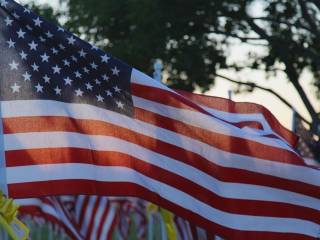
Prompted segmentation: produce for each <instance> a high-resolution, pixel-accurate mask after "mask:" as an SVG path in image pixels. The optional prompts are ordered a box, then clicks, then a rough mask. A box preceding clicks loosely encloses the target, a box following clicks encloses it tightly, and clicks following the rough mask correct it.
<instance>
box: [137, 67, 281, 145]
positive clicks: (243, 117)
mask: <svg viewBox="0 0 320 240" xmlns="http://www.w3.org/2000/svg"><path fill="white" fill-rule="evenodd" d="M131 82H133V83H136V84H140V85H144V86H148V87H154V88H159V89H161V90H165V91H168V92H172V93H175V94H177V95H180V96H181V97H183V98H186V97H184V96H183V95H181V94H179V93H177V92H175V91H173V90H172V89H170V88H168V87H167V86H166V85H164V84H163V83H161V82H159V81H155V80H154V79H152V78H151V77H149V76H148V75H146V74H144V73H142V72H140V71H139V70H136V69H133V71H132V74H131ZM186 99H188V98H186ZM188 100H189V101H192V102H195V103H196V104H197V105H198V106H200V107H201V108H203V109H204V110H206V111H208V112H210V113H211V114H212V115H214V116H216V117H218V118H220V119H224V120H226V121H229V122H233V123H238V122H242V121H258V122H260V123H261V125H262V126H263V134H272V133H273V134H275V132H273V130H272V129H271V127H270V124H269V122H268V121H267V120H266V118H265V116H264V115H263V114H262V113H247V114H246V113H230V112H224V111H220V110H217V109H214V108H210V107H207V106H203V105H201V104H199V103H197V101H193V100H190V99H188ZM261 134H262V133H261ZM284 141H285V140H284Z"/></svg>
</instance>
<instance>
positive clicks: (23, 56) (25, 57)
mask: <svg viewBox="0 0 320 240" xmlns="http://www.w3.org/2000/svg"><path fill="white" fill-rule="evenodd" d="M19 55H20V57H21V59H22V60H27V56H28V54H26V53H25V52H24V51H21V52H20V53H19Z"/></svg>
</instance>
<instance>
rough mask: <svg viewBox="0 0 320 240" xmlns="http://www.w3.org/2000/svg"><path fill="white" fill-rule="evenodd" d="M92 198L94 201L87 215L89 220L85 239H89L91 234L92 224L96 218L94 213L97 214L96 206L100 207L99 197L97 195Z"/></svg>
mask: <svg viewBox="0 0 320 240" xmlns="http://www.w3.org/2000/svg"><path fill="white" fill-rule="evenodd" d="M88 198H90V197H88ZM94 198H95V203H94V206H93V211H92V213H90V215H89V217H90V221H89V223H88V231H87V233H86V239H87V240H90V239H91V234H92V229H93V226H94V221H95V219H96V214H97V211H98V208H99V207H100V198H99V197H94Z"/></svg>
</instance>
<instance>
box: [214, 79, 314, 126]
mask: <svg viewBox="0 0 320 240" xmlns="http://www.w3.org/2000/svg"><path fill="white" fill-rule="evenodd" d="M215 75H216V76H217V77H220V78H222V79H224V80H227V81H229V82H232V83H235V84H238V85H240V86H241V85H245V86H249V87H252V88H257V89H260V90H262V91H265V92H268V93H271V94H272V95H273V96H275V97H276V98H278V99H279V100H280V101H281V102H283V103H284V104H285V105H286V106H287V107H289V108H291V109H294V106H293V105H292V104H290V103H289V102H288V101H287V100H286V99H284V98H283V97H282V96H281V95H280V94H278V93H277V92H275V91H274V90H272V89H271V88H266V87H262V86H260V85H257V84H256V83H253V82H241V81H237V80H234V79H231V78H229V77H226V76H223V75H221V74H217V73H216V74H215ZM295 111H296V110H295ZM296 114H297V116H298V117H299V118H300V119H301V120H302V121H304V122H305V123H307V124H308V125H309V126H311V122H309V121H308V120H307V119H305V118H304V117H303V116H302V115H301V114H300V113H298V112H296Z"/></svg>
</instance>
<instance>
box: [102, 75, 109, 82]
mask: <svg viewBox="0 0 320 240" xmlns="http://www.w3.org/2000/svg"><path fill="white" fill-rule="evenodd" d="M101 77H102V79H103V80H104V81H106V82H108V81H109V77H108V76H107V74H104V75H102V76H101Z"/></svg>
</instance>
